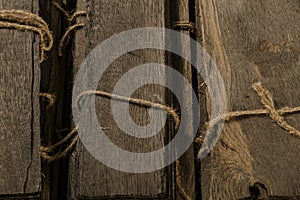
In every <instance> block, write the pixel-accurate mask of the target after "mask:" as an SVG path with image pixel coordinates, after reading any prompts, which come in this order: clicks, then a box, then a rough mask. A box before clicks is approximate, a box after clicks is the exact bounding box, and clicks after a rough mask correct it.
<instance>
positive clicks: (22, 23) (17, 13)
mask: <svg viewBox="0 0 300 200" xmlns="http://www.w3.org/2000/svg"><path fill="white" fill-rule="evenodd" d="M0 28H9V29H16V30H19V31H33V32H35V33H37V34H39V35H40V50H41V57H40V62H43V61H44V60H45V51H50V50H51V48H52V46H53V37H52V35H51V32H50V30H49V27H48V24H47V23H46V22H45V21H44V20H43V19H42V18H41V17H39V16H38V15H36V14H33V13H30V12H26V11H24V10H0Z"/></svg>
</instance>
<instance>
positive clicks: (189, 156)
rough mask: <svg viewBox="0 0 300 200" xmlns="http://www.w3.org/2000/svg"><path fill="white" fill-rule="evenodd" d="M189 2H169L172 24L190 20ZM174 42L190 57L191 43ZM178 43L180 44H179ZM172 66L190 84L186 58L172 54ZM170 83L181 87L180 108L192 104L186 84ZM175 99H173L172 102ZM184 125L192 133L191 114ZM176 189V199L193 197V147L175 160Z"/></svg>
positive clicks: (176, 81) (187, 32)
mask: <svg viewBox="0 0 300 200" xmlns="http://www.w3.org/2000/svg"><path fill="white" fill-rule="evenodd" d="M190 12H191V11H190V3H189V0H178V1H174V2H172V3H171V15H172V22H173V24H174V23H176V22H190ZM177 31H179V32H180V33H182V34H185V35H187V36H190V34H191V33H190V30H186V29H182V28H178V30H177ZM176 44H178V46H179V47H180V48H181V53H182V55H184V58H190V59H191V44H189V43H188V44H186V43H185V42H183V41H176ZM179 44H180V45H179ZM172 66H173V67H174V68H175V69H176V70H178V71H179V72H180V73H181V74H182V75H183V76H184V77H185V79H186V80H188V81H189V83H190V85H192V76H193V74H192V66H191V64H190V63H188V62H186V60H184V59H182V58H180V57H178V56H175V55H173V57H172ZM171 81H172V84H175V83H176V86H177V87H179V88H181V91H182V94H181V96H182V101H181V102H180V103H181V110H184V109H185V105H192V104H193V101H192V94H189V93H188V92H187V89H186V87H187V86H186V85H184V84H182V85H180V83H179V81H178V80H176V79H175V80H174V79H172V78H171ZM174 102H175V101H174V100H173V103H174ZM173 107H175V108H176V107H180V105H178V104H176V103H174V105H173ZM187 117H188V119H186V122H187V123H185V124H182V126H184V130H185V134H187V135H188V134H189V135H192V134H193V133H194V131H197V130H194V127H193V114H190V113H189V115H188V116H187ZM176 191H177V196H176V197H177V199H183V200H185V199H195V197H196V191H195V155H194V147H193V145H191V147H190V148H189V149H188V150H187V151H186V152H185V154H184V155H183V156H181V158H180V159H179V160H178V161H177V165H176Z"/></svg>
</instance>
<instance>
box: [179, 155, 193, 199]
mask: <svg viewBox="0 0 300 200" xmlns="http://www.w3.org/2000/svg"><path fill="white" fill-rule="evenodd" d="M179 167H180V163H179V160H176V183H177V188H178V193H179V194H180V195H181V196H182V197H183V198H184V200H192V198H191V197H190V196H189V195H188V194H187V193H186V192H185V190H184V189H183V187H182V183H181V176H180V174H179Z"/></svg>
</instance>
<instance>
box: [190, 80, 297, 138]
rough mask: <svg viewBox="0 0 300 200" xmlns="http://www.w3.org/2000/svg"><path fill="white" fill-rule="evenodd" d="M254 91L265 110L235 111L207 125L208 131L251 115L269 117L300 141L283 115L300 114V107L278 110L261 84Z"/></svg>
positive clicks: (258, 83) (295, 131) (295, 130)
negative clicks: (223, 122)
mask: <svg viewBox="0 0 300 200" xmlns="http://www.w3.org/2000/svg"><path fill="white" fill-rule="evenodd" d="M252 89H253V90H254V91H255V92H256V93H257V95H258V97H259V98H260V102H261V103H262V104H263V106H264V107H265V109H257V110H246V111H233V112H229V113H227V114H224V115H220V116H218V117H216V118H214V119H212V120H210V121H209V122H208V123H206V127H207V129H210V127H213V126H215V125H216V124H218V123H219V122H220V121H221V120H225V122H229V121H231V120H232V119H235V118H237V117H241V116H251V115H269V116H270V117H271V119H273V120H274V121H275V122H276V123H277V124H278V125H279V126H280V127H281V128H282V129H284V130H286V131H287V132H288V133H289V134H290V135H292V136H295V137H297V138H299V139H300V131H299V130H297V129H295V128H294V127H293V126H291V125H290V124H288V123H287V122H286V121H285V120H284V117H282V115H284V114H292V113H297V112H300V107H295V108H290V107H285V108H281V109H276V108H275V105H274V100H273V97H272V95H271V93H270V92H269V91H268V90H267V89H265V88H264V87H263V86H262V83H261V82H257V83H254V84H253V86H252ZM196 141H198V143H202V142H203V138H202V136H200V137H199V138H197V139H196Z"/></svg>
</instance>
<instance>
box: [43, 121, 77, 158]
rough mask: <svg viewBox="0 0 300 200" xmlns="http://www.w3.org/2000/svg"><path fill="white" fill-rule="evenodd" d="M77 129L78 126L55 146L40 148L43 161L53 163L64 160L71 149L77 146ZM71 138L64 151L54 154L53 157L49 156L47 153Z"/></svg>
mask: <svg viewBox="0 0 300 200" xmlns="http://www.w3.org/2000/svg"><path fill="white" fill-rule="evenodd" d="M78 128H79V125H78V126H76V127H75V128H74V129H73V130H72V131H71V132H70V133H69V134H68V135H67V136H66V137H65V138H64V139H62V140H61V141H59V142H57V143H56V144H54V145H52V146H49V147H46V146H41V148H40V151H41V156H42V158H44V159H45V160H48V161H50V162H51V161H55V160H59V159H61V158H64V157H66V156H67V154H68V153H69V152H70V151H71V150H72V149H73V147H74V146H75V145H76V144H77V141H78V135H77V130H78ZM73 137H74V138H73ZM71 138H73V139H72V141H71V143H70V144H69V145H67V147H66V148H65V150H64V151H62V152H59V153H56V154H54V155H49V153H52V152H53V151H54V150H55V149H56V148H58V147H60V146H61V145H63V144H65V143H66V142H67V141H69V140H70V139H71Z"/></svg>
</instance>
